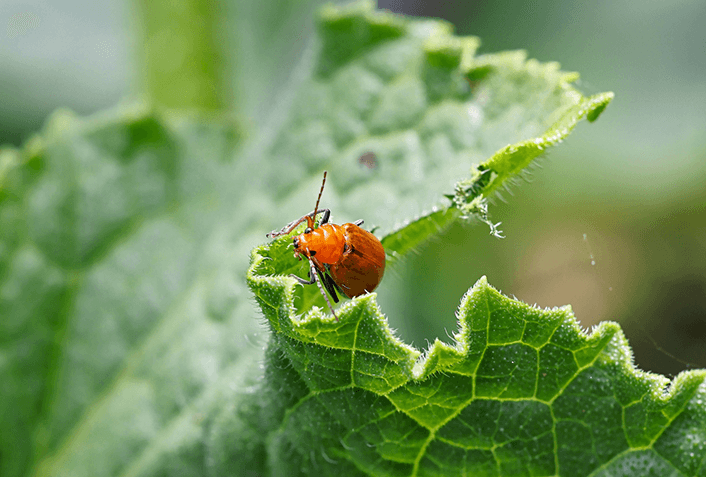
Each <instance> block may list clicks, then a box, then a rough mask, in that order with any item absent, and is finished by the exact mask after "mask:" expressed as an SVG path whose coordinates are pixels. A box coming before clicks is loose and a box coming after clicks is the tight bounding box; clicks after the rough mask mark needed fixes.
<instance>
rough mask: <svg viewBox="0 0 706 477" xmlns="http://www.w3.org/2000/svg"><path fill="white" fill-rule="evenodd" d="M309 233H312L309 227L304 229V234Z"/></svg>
mask: <svg viewBox="0 0 706 477" xmlns="http://www.w3.org/2000/svg"><path fill="white" fill-rule="evenodd" d="M311 232H313V230H311V227H307V228H305V229H304V233H305V234H310V233H311Z"/></svg>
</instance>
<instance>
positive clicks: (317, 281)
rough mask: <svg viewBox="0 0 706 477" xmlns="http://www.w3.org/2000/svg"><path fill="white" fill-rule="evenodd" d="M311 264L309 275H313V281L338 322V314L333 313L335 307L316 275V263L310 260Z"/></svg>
mask: <svg viewBox="0 0 706 477" xmlns="http://www.w3.org/2000/svg"><path fill="white" fill-rule="evenodd" d="M309 264H310V265H311V270H310V271H309V273H310V274H311V279H312V280H313V281H315V282H316V284H317V285H318V287H319V291H320V292H321V294H322V295H323V297H324V300H326V303H327V304H328V307H329V309H330V310H331V314H332V315H333V317H334V318H336V321H338V316H337V315H336V312H335V311H333V306H331V302H330V301H329V299H328V296H327V295H326V292H325V291H324V287H322V286H321V282H320V281H319V276H318V275H317V274H316V266H315V265H314V262H313V261H312V260H309Z"/></svg>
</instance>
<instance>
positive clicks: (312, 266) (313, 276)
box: [309, 173, 338, 321]
mask: <svg viewBox="0 0 706 477" xmlns="http://www.w3.org/2000/svg"><path fill="white" fill-rule="evenodd" d="M324 174H325V173H324ZM325 177H326V176H325V175H324V178H325ZM309 266H310V267H311V272H310V273H311V277H312V278H313V279H314V281H316V284H317V285H318V287H319V291H320V292H321V294H322V295H323V296H324V300H326V303H327V304H328V307H329V309H330V310H331V313H332V314H333V317H334V318H336V321H338V315H336V312H335V311H333V306H331V302H330V301H329V299H328V296H327V295H326V292H325V291H324V287H322V286H321V281H319V274H318V273H316V266H315V265H314V261H313V260H311V259H310V260H309Z"/></svg>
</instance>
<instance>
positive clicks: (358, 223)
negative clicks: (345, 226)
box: [353, 219, 363, 227]
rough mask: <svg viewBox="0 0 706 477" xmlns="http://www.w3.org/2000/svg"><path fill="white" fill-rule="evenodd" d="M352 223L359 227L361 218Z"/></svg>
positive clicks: (361, 221) (361, 223) (361, 222)
mask: <svg viewBox="0 0 706 477" xmlns="http://www.w3.org/2000/svg"><path fill="white" fill-rule="evenodd" d="M353 224H354V225H357V226H358V227H360V226H361V225H363V219H359V220H356V221H355V222H353Z"/></svg>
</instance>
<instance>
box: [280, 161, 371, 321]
mask: <svg viewBox="0 0 706 477" xmlns="http://www.w3.org/2000/svg"><path fill="white" fill-rule="evenodd" d="M325 184H326V171H324V178H323V181H322V183H321V190H320V191H319V197H318V198H317V199H316V206H315V207H314V211H313V212H311V213H309V214H306V215H305V216H303V217H301V218H300V219H297V220H295V221H293V222H290V223H289V224H287V225H285V226H284V227H283V228H282V230H280V231H274V230H273V231H272V232H270V233H269V234H267V237H269V238H274V237H279V236H281V235H287V234H288V233H290V232H291V231H292V230H294V228H295V227H296V226H297V225H299V224H300V223H302V222H304V221H305V220H306V225H307V226H306V229H305V230H304V233H302V234H300V235H297V236H295V237H293V238H292V241H293V243H294V257H295V258H298V259H299V260H301V259H302V257H304V258H306V259H307V260H309V280H306V279H304V278H301V277H300V276H297V275H294V274H292V275H290V276H291V277H292V278H294V279H296V280H297V281H298V282H299V283H301V284H302V285H313V284H314V283H316V284H317V286H318V287H319V291H320V292H321V294H322V295H323V297H324V299H325V300H326V303H327V304H328V306H329V308H330V309H331V313H333V316H334V318H336V321H338V316H337V315H336V312H334V311H333V306H332V305H331V302H330V301H329V299H328V296H327V295H326V292H324V287H326V290H327V291H328V292H329V294H330V295H331V298H333V301H334V302H335V303H338V301H339V299H338V295H337V294H336V291H338V292H339V293H341V294H343V295H345V296H347V297H348V298H355V297H357V296H360V295H363V294H365V293H370V292H372V291H373V290H375V288H377V286H378V285H379V284H380V281H381V280H382V275H383V273H385V249H384V248H383V247H382V243H380V240H378V238H377V237H375V235H373V234H371V233H370V232H368V231H367V230H364V229H362V228H361V227H360V226H361V225H363V221H362V220H357V221H355V222H354V223H352V224H351V223H348V224H343V225H336V224H331V223H329V218H330V217H331V210H330V209H320V210H319V202H320V201H321V195H322V194H323V193H324V185H325ZM319 214H323V217H322V218H321V221H320V222H319V224H318V227H317V226H316V216H317V215H319ZM322 283H323V286H322Z"/></svg>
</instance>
